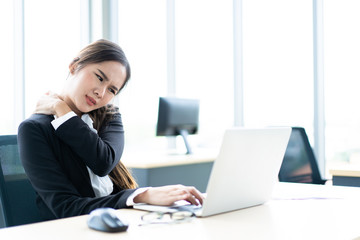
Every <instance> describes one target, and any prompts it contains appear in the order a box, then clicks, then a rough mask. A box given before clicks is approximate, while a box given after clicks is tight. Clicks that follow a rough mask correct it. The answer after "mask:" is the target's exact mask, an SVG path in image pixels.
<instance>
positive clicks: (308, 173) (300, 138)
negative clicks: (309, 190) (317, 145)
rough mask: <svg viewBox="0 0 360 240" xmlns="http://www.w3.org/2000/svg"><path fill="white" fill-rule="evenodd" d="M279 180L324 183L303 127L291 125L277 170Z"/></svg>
mask: <svg viewBox="0 0 360 240" xmlns="http://www.w3.org/2000/svg"><path fill="white" fill-rule="evenodd" d="M279 181H281V182H297V183H314V184H324V183H325V180H323V179H322V178H321V175H320V171H319V168H318V163H317V161H316V158H315V155H314V152H313V150H312V148H311V145H310V143H309V139H308V137H307V135H306V132H305V129H304V128H302V127H292V132H291V135H290V140H289V143H288V146H287V149H286V152H285V156H284V159H283V162H282V165H281V168H280V172H279Z"/></svg>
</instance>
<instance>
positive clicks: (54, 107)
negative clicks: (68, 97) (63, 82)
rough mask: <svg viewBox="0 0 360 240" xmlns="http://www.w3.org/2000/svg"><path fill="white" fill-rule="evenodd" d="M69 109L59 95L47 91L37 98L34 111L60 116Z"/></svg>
mask: <svg viewBox="0 0 360 240" xmlns="http://www.w3.org/2000/svg"><path fill="white" fill-rule="evenodd" d="M70 111H71V109H70V108H69V106H68V105H67V104H66V103H65V102H64V101H63V100H62V99H61V97H60V95H58V94H56V93H53V92H47V93H46V94H45V95H43V96H42V97H41V98H40V99H39V100H38V102H37V104H36V108H35V111H34V113H38V114H46V115H56V116H57V117H61V116H62V115H65V114H66V113H68V112H70Z"/></svg>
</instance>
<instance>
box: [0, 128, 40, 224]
mask: <svg viewBox="0 0 360 240" xmlns="http://www.w3.org/2000/svg"><path fill="white" fill-rule="evenodd" d="M0 166H1V167H0V199H1V205H2V210H3V216H4V224H5V227H8V226H16V225H22V224H27V223H34V222H39V221H41V217H40V214H39V212H38V208H37V206H36V203H35V199H36V193H35V191H34V189H33V187H32V186H31V184H30V181H29V179H28V178H27V176H26V174H25V171H24V168H23V166H22V164H21V161H20V157H19V151H18V145H17V136H16V135H5V136H0Z"/></svg>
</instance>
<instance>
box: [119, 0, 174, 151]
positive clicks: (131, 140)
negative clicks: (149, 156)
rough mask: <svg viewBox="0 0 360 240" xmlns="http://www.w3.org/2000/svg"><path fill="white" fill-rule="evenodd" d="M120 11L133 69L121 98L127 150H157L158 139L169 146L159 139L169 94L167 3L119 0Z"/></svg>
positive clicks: (124, 45)
mask: <svg viewBox="0 0 360 240" xmlns="http://www.w3.org/2000/svg"><path fill="white" fill-rule="evenodd" d="M139 6H141V7H139ZM118 8H119V10H118V14H119V15H118V20H119V22H118V26H119V38H118V39H119V45H120V46H121V47H122V48H123V50H124V52H125V54H126V56H127V58H128V60H129V62H130V66H131V79H130V81H129V83H128V85H127V86H126V87H125V88H124V89H123V91H122V92H121V93H120V94H119V96H118V98H119V107H120V112H121V114H122V119H123V123H124V128H125V132H126V150H130V151H131V149H132V147H134V150H135V151H136V150H138V149H143V150H147V149H154V148H156V147H158V145H156V143H157V141H156V140H160V142H165V145H166V141H161V140H163V139H156V138H155V129H156V122H157V112H158V102H159V97H160V96H165V95H166V94H167V93H166V87H167V85H166V84H167V79H166V73H167V63H166V62H167V59H166V44H167V43H166V1H165V0H158V1H147V0H138V1H132V0H119V1H118ZM165 147H166V146H165Z"/></svg>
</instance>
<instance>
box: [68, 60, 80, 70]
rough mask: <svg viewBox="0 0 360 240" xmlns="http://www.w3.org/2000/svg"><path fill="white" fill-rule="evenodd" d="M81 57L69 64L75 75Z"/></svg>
mask: <svg viewBox="0 0 360 240" xmlns="http://www.w3.org/2000/svg"><path fill="white" fill-rule="evenodd" d="M79 59H80V58H79V57H76V58H74V59H73V60H72V61H71V63H70V64H69V70H70V73H71V74H74V72H75V70H76V67H77V64H78V63H77V62H78V61H79Z"/></svg>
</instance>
